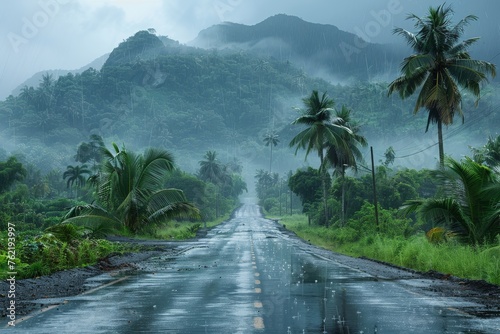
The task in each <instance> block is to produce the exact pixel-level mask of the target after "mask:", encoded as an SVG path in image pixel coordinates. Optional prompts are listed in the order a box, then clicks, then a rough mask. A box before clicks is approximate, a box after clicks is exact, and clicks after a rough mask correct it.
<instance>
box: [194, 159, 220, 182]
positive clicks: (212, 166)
mask: <svg viewBox="0 0 500 334" xmlns="http://www.w3.org/2000/svg"><path fill="white" fill-rule="evenodd" d="M204 158H205V160H202V161H200V162H199V164H200V170H199V172H198V175H199V177H200V179H202V180H203V181H207V182H211V183H213V184H215V185H217V184H219V183H220V182H221V180H222V178H223V177H222V176H223V168H222V165H221V164H220V163H219V161H218V160H217V152H215V151H207V153H205V156H204Z"/></svg>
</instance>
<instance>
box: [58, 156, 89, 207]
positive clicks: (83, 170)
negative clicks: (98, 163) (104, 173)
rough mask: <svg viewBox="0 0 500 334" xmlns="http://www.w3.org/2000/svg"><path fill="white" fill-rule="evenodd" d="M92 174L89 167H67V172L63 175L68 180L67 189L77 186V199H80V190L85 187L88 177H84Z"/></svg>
mask: <svg viewBox="0 0 500 334" xmlns="http://www.w3.org/2000/svg"><path fill="white" fill-rule="evenodd" d="M90 173H91V172H90V170H89V169H87V165H85V164H83V165H76V166H71V165H69V166H68V167H66V171H65V172H64V173H63V179H66V178H67V179H68V180H67V181H66V187H67V188H69V187H73V185H75V198H76V199H78V188H82V187H83V186H84V185H85V181H86V177H85V176H84V175H89V174H90Z"/></svg>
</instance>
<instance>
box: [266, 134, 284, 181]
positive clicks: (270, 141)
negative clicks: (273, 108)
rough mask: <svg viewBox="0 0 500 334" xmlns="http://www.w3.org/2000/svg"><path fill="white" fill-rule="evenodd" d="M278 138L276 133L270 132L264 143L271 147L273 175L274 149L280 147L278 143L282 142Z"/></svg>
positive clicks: (270, 160) (270, 165)
mask: <svg viewBox="0 0 500 334" xmlns="http://www.w3.org/2000/svg"><path fill="white" fill-rule="evenodd" d="M278 137H279V136H278V135H277V134H275V133H274V132H268V133H266V135H265V136H264V143H265V144H266V146H271V157H270V159H269V173H271V168H272V164H273V147H274V146H276V145H278V143H279V142H280V140H279V139H278Z"/></svg>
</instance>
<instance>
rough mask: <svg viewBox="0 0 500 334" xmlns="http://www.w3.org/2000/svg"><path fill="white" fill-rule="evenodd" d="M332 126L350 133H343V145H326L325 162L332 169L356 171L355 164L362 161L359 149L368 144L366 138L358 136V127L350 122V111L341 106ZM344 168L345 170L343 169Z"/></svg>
mask: <svg viewBox="0 0 500 334" xmlns="http://www.w3.org/2000/svg"><path fill="white" fill-rule="evenodd" d="M335 113H336V118H335V120H334V124H336V125H339V126H343V127H345V128H347V129H349V130H350V131H349V132H348V131H345V132H344V133H343V137H342V139H343V142H344V145H340V146H339V145H330V144H327V145H326V160H325V161H326V162H327V163H328V164H329V165H331V166H332V167H333V168H334V169H336V170H339V169H345V168H352V169H354V170H356V169H357V162H358V161H362V160H363V154H362V153H361V151H360V147H366V146H367V145H368V142H367V140H366V138H365V137H364V136H362V135H360V134H359V131H360V128H359V126H358V125H357V124H356V123H355V122H354V121H353V120H352V117H351V110H350V109H349V108H347V107H346V106H342V109H341V110H337V111H336V112H335ZM344 167H345V168H344Z"/></svg>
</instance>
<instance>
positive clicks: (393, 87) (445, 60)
mask: <svg viewBox="0 0 500 334" xmlns="http://www.w3.org/2000/svg"><path fill="white" fill-rule="evenodd" d="M452 14H453V11H452V9H451V7H445V6H444V5H441V6H438V7H437V8H432V7H431V8H429V14H428V15H427V16H426V17H424V18H420V17H418V16H416V15H414V14H411V15H409V16H408V19H412V20H414V21H415V28H417V29H418V31H417V32H416V33H411V32H409V31H407V30H404V29H402V28H396V29H394V33H395V34H397V35H401V36H402V37H403V38H404V39H406V41H407V42H408V44H409V45H410V46H411V47H412V48H413V50H414V52H415V53H414V54H413V55H411V56H409V57H407V58H405V59H404V61H403V63H402V65H401V76H400V77H398V78H397V79H395V80H394V81H393V82H392V83H391V84H390V85H389V95H390V94H392V93H393V92H395V91H397V92H399V95H400V96H401V98H403V99H404V98H407V97H409V96H410V95H412V94H413V93H415V91H416V90H417V89H418V88H419V87H421V88H420V92H419V94H418V97H417V102H416V104H415V108H414V113H417V112H418V110H419V109H420V108H426V109H427V111H428V112H429V115H428V118H427V127H426V131H427V130H428V129H429V125H430V123H435V124H437V129H438V143H439V161H440V165H441V166H443V164H444V147H443V130H442V127H443V124H444V125H449V124H451V123H452V122H453V118H454V116H455V114H458V115H460V116H461V117H462V121H463V113H462V109H461V102H462V95H461V92H460V88H463V89H465V90H466V91H468V92H470V93H472V95H474V96H475V97H477V99H479V96H480V91H481V90H480V84H481V83H482V82H484V81H486V80H487V74H490V75H491V76H495V74H496V68H495V65H494V64H491V63H488V62H486V61H481V60H475V59H472V58H471V56H470V55H469V53H468V51H467V50H468V48H469V47H470V46H471V45H472V44H474V43H475V42H476V41H477V40H478V38H470V39H466V40H464V41H461V42H460V38H461V36H462V34H463V32H464V28H465V27H466V26H467V25H468V24H469V22H471V21H475V20H477V17H476V16H474V15H468V16H466V17H465V18H464V19H462V20H460V21H459V22H458V23H457V24H456V25H454V26H453V25H452V24H451V18H450V16H451V15H452ZM477 101H478V100H476V104H477Z"/></svg>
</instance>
